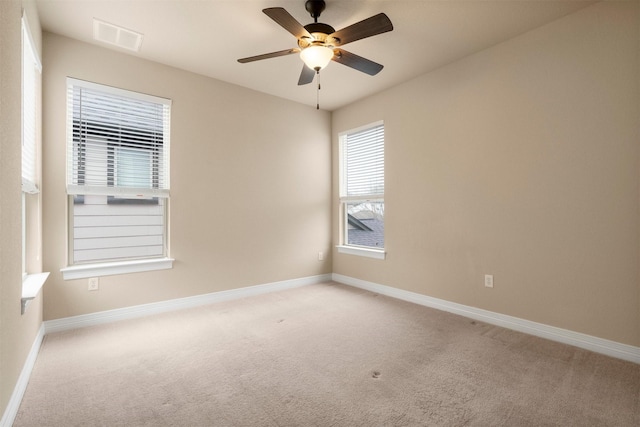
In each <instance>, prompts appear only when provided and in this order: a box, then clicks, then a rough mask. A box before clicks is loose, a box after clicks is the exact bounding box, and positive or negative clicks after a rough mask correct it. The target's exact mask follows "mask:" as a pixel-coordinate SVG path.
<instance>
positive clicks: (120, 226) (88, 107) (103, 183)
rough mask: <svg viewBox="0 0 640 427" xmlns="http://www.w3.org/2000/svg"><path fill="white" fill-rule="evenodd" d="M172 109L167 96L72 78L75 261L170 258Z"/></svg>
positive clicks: (70, 187)
mask: <svg viewBox="0 0 640 427" xmlns="http://www.w3.org/2000/svg"><path fill="white" fill-rule="evenodd" d="M170 115H171V101H170V100H168V99H164V98H158V97H155V96H150V95H146V94H141V93H137V92H131V91H126V90H122V89H117V88H113V87H109V86H102V85H98V84H95V83H90V82H86V81H81V80H76V79H72V78H68V79H67V194H68V195H69V199H70V209H69V211H70V229H71V233H70V234H71V235H70V245H69V246H70V254H69V256H70V264H71V265H75V266H81V265H86V264H100V263H110V264H113V263H123V262H128V261H134V264H135V265H140V262H139V261H140V260H153V259H167V255H168V254H167V252H168V248H167V203H168V198H169V140H170V138H169V136H170ZM161 268H168V267H161ZM143 269H148V268H146V267H144V268H143ZM151 269H155V268H151ZM71 271H74V270H73V269H71ZM75 271H76V272H77V269H76V270H75ZM63 272H65V269H63ZM66 272H69V269H66ZM117 272H118V271H117ZM112 273H113V271H112ZM74 274H75V273H74ZM74 274H69V276H70V277H71V278H74V277H78V276H76V275H74ZM88 274H89V273H88ZM104 274H109V273H104ZM90 275H100V273H95V272H91V273H90Z"/></svg>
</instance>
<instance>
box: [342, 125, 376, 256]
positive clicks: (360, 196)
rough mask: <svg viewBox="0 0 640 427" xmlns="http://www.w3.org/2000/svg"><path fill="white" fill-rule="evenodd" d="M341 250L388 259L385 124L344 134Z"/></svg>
mask: <svg viewBox="0 0 640 427" xmlns="http://www.w3.org/2000/svg"><path fill="white" fill-rule="evenodd" d="M340 210H341V217H342V244H341V245H340V246H339V247H338V250H339V251H340V252H346V253H352V254H357V255H365V256H371V257H374V258H384V124H382V123H376V124H373V125H370V126H367V127H364V128H361V129H356V130H354V131H349V132H345V133H343V134H341V135H340Z"/></svg>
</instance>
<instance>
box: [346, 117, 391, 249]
mask: <svg viewBox="0 0 640 427" xmlns="http://www.w3.org/2000/svg"><path fill="white" fill-rule="evenodd" d="M380 126H382V128H383V130H384V122H383V121H382V120H379V121H376V122H373V123H369V124H367V125H364V126H360V127H357V128H354V129H350V130H347V131H344V132H340V133H339V135H338V150H339V154H338V163H339V172H338V174H339V216H340V221H339V224H340V226H339V235H340V239H339V242H340V243H339V244H338V245H336V248H337V250H338V252H339V253H344V254H350V255H357V256H364V257H368V258H374V259H380V260H384V259H386V249H385V247H372V246H363V245H355V244H350V243H349V242H348V230H349V213H348V205H349V204H353V203H362V202H372V203H382V204H383V206H384V198H385V197H384V190H383V192H382V193H376V194H373V193H371V194H366V195H357V196H356V195H353V196H348V195H347V173H346V168H347V160H346V158H345V155H346V151H345V148H346V147H345V146H346V143H347V137H348V136H349V135H354V134H357V133H360V132H365V131H367V130H371V129H374V128H377V127H380ZM384 142H385V140H384V139H383V144H384ZM383 150H384V146H383ZM383 152H384V151H383ZM383 156H384V154H383ZM383 158H384V157H383ZM354 219H355V218H354Z"/></svg>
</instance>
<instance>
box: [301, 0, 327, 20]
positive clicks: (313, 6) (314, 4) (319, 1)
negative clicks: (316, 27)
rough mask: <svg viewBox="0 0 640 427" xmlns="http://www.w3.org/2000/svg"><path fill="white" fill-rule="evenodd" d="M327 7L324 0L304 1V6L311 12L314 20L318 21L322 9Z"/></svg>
mask: <svg viewBox="0 0 640 427" xmlns="http://www.w3.org/2000/svg"><path fill="white" fill-rule="evenodd" d="M326 7H327V5H326V3H325V2H324V0H307V1H306V2H305V3H304V8H305V9H307V12H309V13H310V14H311V17H312V18H313V21H314V22H316V23H317V22H318V18H319V17H320V14H321V13H322V11H323V10H324V9H325V8H326Z"/></svg>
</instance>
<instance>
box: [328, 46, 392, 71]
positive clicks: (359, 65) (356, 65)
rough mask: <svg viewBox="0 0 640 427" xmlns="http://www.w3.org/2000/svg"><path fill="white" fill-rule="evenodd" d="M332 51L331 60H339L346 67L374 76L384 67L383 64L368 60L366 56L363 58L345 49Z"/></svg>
mask: <svg viewBox="0 0 640 427" xmlns="http://www.w3.org/2000/svg"><path fill="white" fill-rule="evenodd" d="M333 51H334V53H335V54H334V55H333V58H332V60H334V61H335V62H339V63H340V64H342V65H346V66H347V67H351V68H353V69H356V70H358V71H362V72H363V73H366V74H369V75H370V76H375V75H376V74H378V73H379V72H380V71H381V70H382V69H383V68H384V65H381V64H378V63H377V62H373V61H370V60H368V59H367V58H363V57H361V56H358V55H356V54H354V53H351V52H347V51H346V50H343V49H334V50H333Z"/></svg>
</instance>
